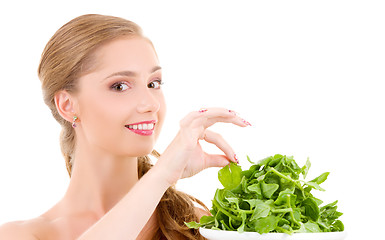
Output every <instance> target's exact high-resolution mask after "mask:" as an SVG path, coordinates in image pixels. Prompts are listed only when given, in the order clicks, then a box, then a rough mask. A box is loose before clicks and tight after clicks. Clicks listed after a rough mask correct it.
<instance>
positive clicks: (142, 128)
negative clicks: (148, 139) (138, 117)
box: [125, 120, 156, 136]
mask: <svg viewBox="0 0 385 240" xmlns="http://www.w3.org/2000/svg"><path fill="white" fill-rule="evenodd" d="M155 123H156V120H151V121H142V122H137V123H132V124H128V125H125V127H126V128H127V129H128V130H130V131H132V132H133V133H136V134H139V135H142V136H150V135H152V134H153V133H154V129H155Z"/></svg>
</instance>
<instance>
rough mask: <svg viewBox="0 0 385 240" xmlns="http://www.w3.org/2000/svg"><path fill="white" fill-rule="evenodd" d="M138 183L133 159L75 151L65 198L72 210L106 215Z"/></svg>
mask: <svg viewBox="0 0 385 240" xmlns="http://www.w3.org/2000/svg"><path fill="white" fill-rule="evenodd" d="M137 181H138V164H137V158H136V157H117V156H111V155H110V154H108V153H105V152H101V151H95V150H92V151H89V150H87V149H84V148H83V149H82V148H77V150H76V153H75V160H74V166H73V169H72V174H71V181H70V184H69V187H68V190H67V193H66V195H65V199H67V200H69V201H70V203H73V204H74V206H76V207H75V208H76V209H74V210H75V211H91V212H94V213H95V214H97V215H99V216H103V215H104V214H105V213H107V212H108V211H109V210H110V209H111V208H112V207H113V206H114V205H115V204H116V203H118V202H119V200H120V199H121V198H122V197H123V196H124V195H125V194H127V192H128V191H129V190H130V189H131V188H132V187H133V186H134V185H135V183H136V182H137Z"/></svg>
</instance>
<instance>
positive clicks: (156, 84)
mask: <svg viewBox="0 0 385 240" xmlns="http://www.w3.org/2000/svg"><path fill="white" fill-rule="evenodd" d="M160 85H163V82H162V80H160V79H158V80H155V81H152V82H150V83H149V84H148V85H147V87H148V88H155V89H159V88H160Z"/></svg>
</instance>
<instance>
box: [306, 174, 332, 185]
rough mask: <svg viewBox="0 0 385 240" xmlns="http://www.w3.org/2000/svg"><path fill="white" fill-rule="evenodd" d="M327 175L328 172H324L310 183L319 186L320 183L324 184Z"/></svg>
mask: <svg viewBox="0 0 385 240" xmlns="http://www.w3.org/2000/svg"><path fill="white" fill-rule="evenodd" d="M329 173H330V172H324V173H322V174H321V175H319V176H318V177H316V178H314V179H313V180H311V181H310V182H315V183H317V184H321V183H323V182H325V180H326V179H327V178H328V176H329Z"/></svg>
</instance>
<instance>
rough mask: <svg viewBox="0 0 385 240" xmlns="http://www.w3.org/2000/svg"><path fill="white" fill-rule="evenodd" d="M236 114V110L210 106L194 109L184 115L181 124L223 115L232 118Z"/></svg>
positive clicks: (222, 116)
mask: <svg viewBox="0 0 385 240" xmlns="http://www.w3.org/2000/svg"><path fill="white" fill-rule="evenodd" d="M235 115H236V113H235V112H234V111H231V110H228V109H225V108H208V109H201V110H199V111H193V112H190V113H189V114H187V115H186V117H184V118H183V119H182V120H181V121H180V123H181V125H189V124H190V123H192V122H193V121H194V120H196V119H201V120H204V119H209V118H214V117H221V118H232V117H234V116H235Z"/></svg>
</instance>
